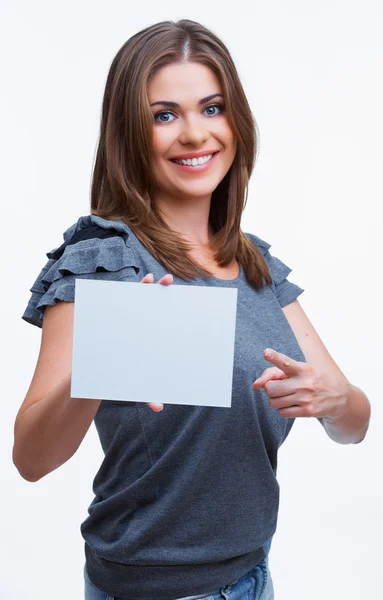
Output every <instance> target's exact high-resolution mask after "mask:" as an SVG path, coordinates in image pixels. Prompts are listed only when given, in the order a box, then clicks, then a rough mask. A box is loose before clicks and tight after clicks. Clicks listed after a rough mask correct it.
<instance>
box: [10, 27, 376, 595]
mask: <svg viewBox="0 0 383 600" xmlns="http://www.w3.org/2000/svg"><path fill="white" fill-rule="evenodd" d="M256 151H257V135H256V124H255V120H254V118H253V116H252V113H251V110H250V108H249V105H248V102H247V100H246V96H245V94H244V91H243V88H242V86H241V82H240V80H239V77H238V74H237V71H236V69H235V66H234V64H233V61H232V59H231V56H230V54H229V52H228V50H227V49H226V47H225V46H224V44H223V43H222V42H221V41H220V40H219V39H218V38H217V37H216V36H215V35H214V34H213V33H212V32H211V31H209V30H208V29H206V28H205V27H203V26H202V25H200V24H198V23H196V22H193V21H189V20H182V21H179V22H177V23H174V22H169V21H166V22H163V23H158V24H155V25H153V26H151V27H148V28H146V29H144V30H143V31H140V32H139V33H137V34H136V35H134V36H133V37H132V38H130V39H129V40H128V41H127V42H126V43H125V44H124V45H123V46H122V48H121V49H120V50H119V52H118V53H117V55H116V57H115V59H114V60H113V63H112V65H111V68H110V71H109V75H108V78H107V83H106V89H105V95H104V100H103V111H102V122H101V134H100V141H99V147H98V152H97V158H96V164H95V170H94V176H93V183H92V193H91V196H92V197H91V214H90V215H87V216H82V217H80V218H79V219H78V220H77V222H76V223H74V224H73V225H72V226H71V227H69V229H67V230H66V231H65V233H64V243H63V244H61V246H59V247H57V248H55V249H54V250H52V251H51V252H49V253H48V254H47V257H48V262H47V263H46V265H45V266H44V267H43V269H42V271H41V273H40V274H39V276H38V277H37V279H36V281H35V283H34V284H33V286H32V288H31V292H32V295H31V297H30V300H29V303H28V306H27V308H26V310H25V312H24V314H23V319H24V320H25V321H27V322H29V323H32V324H34V325H36V326H38V327H41V328H42V338H41V348H40V354H39V357H38V361H37V366H36V371H35V373H34V376H33V379H32V382H31V385H30V388H29V390H28V393H27V395H26V398H25V400H24V402H23V404H22V406H21V408H20V410H19V413H18V415H17V418H16V423H15V443H14V451H13V460H14V462H15V465H16V467H17V468H18V470H19V471H20V473H21V475H22V476H23V477H24V478H25V479H27V480H28V481H37V480H39V479H41V478H42V477H44V476H45V475H47V474H48V473H50V472H51V471H53V470H54V469H57V468H58V467H59V466H60V465H62V464H63V463H65V462H66V461H67V460H69V459H70V457H71V456H73V454H74V453H75V452H76V450H77V449H78V448H79V446H80V444H81V441H82V440H83V438H84V436H85V435H86V432H87V430H88V429H89V427H90V425H91V423H92V421H93V419H94V421H95V425H96V428H97V431H98V434H99V436H100V442H101V444H102V448H103V450H104V453H105V458H104V460H103V461H102V464H101V466H100V468H99V471H98V472H97V474H96V476H95V479H94V484H93V489H94V492H95V497H94V499H93V501H92V502H91V504H90V506H89V508H88V513H89V516H88V517H87V519H86V520H85V521H84V523H82V525H81V533H82V535H83V538H84V540H85V556H86V563H85V567H84V577H85V598H86V599H87V600H105V599H110V598H115V599H120V600H123V599H126V600H128V599H129V600H149V599H153V598H156V599H157V600H174V599H179V598H209V599H211V600H212V599H214V600H218V599H221V598H229V597H230V600H240V599H244V598H254V599H257V600H258V599H262V600H271V599H272V598H274V592H273V583H272V579H271V575H270V571H269V564H268V551H269V548H270V543H271V538H272V536H273V534H274V532H275V530H276V524H277V516H278V504H279V485H278V482H277V478H276V471H277V453H278V449H279V448H280V446H281V445H282V443H283V442H284V440H285V439H286V437H287V435H288V434H289V432H290V430H291V428H292V425H293V423H294V419H295V418H296V417H315V418H317V419H318V420H319V422H320V423H321V424H322V425H323V427H324V430H325V431H326V433H327V434H328V435H329V436H330V437H331V439H333V440H334V441H336V442H338V443H344V444H348V443H358V442H360V441H361V440H362V439H363V438H364V436H365V434H366V431H367V429H368V422H369V416H370V405H369V402H368V399H367V398H366V396H365V395H364V394H363V392H362V391H361V390H359V389H358V388H356V387H355V386H353V385H352V384H351V383H350V382H349V381H348V380H347V379H346V377H345V376H344V375H343V373H342V372H341V370H340V369H339V367H338V366H337V365H336V364H335V362H334V360H333V359H332V358H331V356H330V355H329V353H328V352H327V350H326V348H325V347H324V345H323V343H322V341H321V340H320V338H319V336H318V335H317V333H316V331H315V330H314V328H313V326H312V325H311V323H310V321H309V320H308V318H307V316H306V315H305V313H304V312H303V310H302V308H301V306H300V304H299V302H298V300H297V297H298V296H299V295H300V294H301V293H302V291H303V290H302V288H300V287H299V286H298V285H296V284H294V283H291V282H290V281H288V280H287V276H288V275H289V273H290V272H291V269H290V268H289V267H288V266H286V264H284V263H283V262H282V261H281V260H279V259H278V258H276V257H274V256H272V255H271V254H270V252H269V248H270V244H268V243H267V242H266V241H264V240H262V239H261V238H259V237H258V236H257V235H255V234H253V233H244V232H243V231H242V230H241V227H240V222H241V215H242V212H243V209H244V206H245V203H246V199H247V186H248V181H249V178H250V175H251V173H252V170H253V166H254V161H255V157H256ZM78 278H85V279H102V280H108V281H110V280H118V281H135V282H138V281H141V282H143V283H147V284H149V283H153V282H156V281H157V282H158V283H160V284H162V285H170V284H173V283H174V284H176V285H189V284H192V285H204V286H206V285H207V286H218V287H235V288H237V289H238V304H237V321H236V339H235V355H234V369H233V388H232V389H233V396H232V405H231V407H230V408H229V409H227V408H217V407H206V406H205V407H204V406H188V405H182V403H181V404H179V405H166V406H165V407H163V406H162V405H160V406H158V405H156V404H155V399H154V401H153V403H150V404H148V405H146V404H142V403H140V402H121V401H110V400H102V401H100V400H89V399H82V398H71V397H70V381H71V350H72V333H73V307H74V290H75V280H76V279H78ZM95 327H97V323H95ZM201 342H202V343H203V340H201ZM269 350H270V352H269ZM174 368H177V367H176V365H175V366H174ZM148 377H150V365H148ZM190 377H198V373H193V372H191V373H190ZM158 385H159V386H160V385H161V381H159V382H158ZM185 385H187V381H186V382H185Z"/></svg>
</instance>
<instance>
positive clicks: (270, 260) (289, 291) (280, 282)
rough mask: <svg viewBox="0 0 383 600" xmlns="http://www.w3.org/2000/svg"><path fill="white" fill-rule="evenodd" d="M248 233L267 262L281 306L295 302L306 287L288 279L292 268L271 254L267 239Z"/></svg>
mask: <svg viewBox="0 0 383 600" xmlns="http://www.w3.org/2000/svg"><path fill="white" fill-rule="evenodd" d="M246 235H247V236H248V237H249V238H250V239H251V240H252V241H253V242H254V243H255V244H256V245H257V247H258V249H259V250H260V251H261V252H262V255H263V257H264V258H265V260H266V262H267V265H268V267H269V271H270V275H271V278H272V280H273V284H272V287H273V291H274V293H275V295H276V297H277V300H278V302H279V304H280V306H281V307H283V306H286V305H287V304H290V303H291V302H294V300H296V299H297V298H298V296H299V295H300V294H302V292H304V288H301V287H299V285H297V284H296V283H293V282H292V281H289V280H288V279H287V277H288V275H290V273H291V271H292V269H291V268H290V267H288V266H287V265H286V264H285V263H284V262H282V261H281V260H280V259H279V258H277V257H276V256H273V255H272V254H270V252H269V248H271V244H268V243H267V242H265V240H262V239H261V238H260V237H258V236H256V235H254V234H248V233H247V234H246Z"/></svg>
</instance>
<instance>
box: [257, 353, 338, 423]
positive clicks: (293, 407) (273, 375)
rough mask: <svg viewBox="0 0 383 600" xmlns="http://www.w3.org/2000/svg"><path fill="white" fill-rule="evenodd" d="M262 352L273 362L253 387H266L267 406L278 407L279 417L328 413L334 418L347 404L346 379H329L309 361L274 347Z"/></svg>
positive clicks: (327, 415) (314, 415) (312, 415)
mask: <svg viewBox="0 0 383 600" xmlns="http://www.w3.org/2000/svg"><path fill="white" fill-rule="evenodd" d="M269 350H271V355H270V356H269V355H268V354H267V352H268V351H269ZM263 355H264V357H265V359H266V360H267V361H268V362H271V363H272V364H273V365H275V366H274V367H268V368H267V369H265V370H264V371H263V373H262V375H261V376H260V377H258V379H256V380H255V382H254V383H253V388H254V389H259V388H264V389H265V391H266V393H267V395H268V396H269V402H270V406H272V407H273V408H277V409H278V413H279V414H280V415H281V417H286V418H288V417H325V418H326V417H327V418H329V419H331V420H333V419H337V418H338V417H340V416H341V415H342V414H343V413H344V411H345V410H346V407H347V390H348V387H347V386H348V381H347V380H346V379H345V380H339V379H338V380H334V379H331V378H330V377H328V375H326V373H318V372H317V371H316V370H315V369H314V367H312V366H311V365H310V364H308V363H306V362H299V361H297V360H294V359H293V358H290V357H289V356H286V355H285V354H281V353H280V352H277V351H276V350H273V349H269V348H266V350H265V351H264V353H263Z"/></svg>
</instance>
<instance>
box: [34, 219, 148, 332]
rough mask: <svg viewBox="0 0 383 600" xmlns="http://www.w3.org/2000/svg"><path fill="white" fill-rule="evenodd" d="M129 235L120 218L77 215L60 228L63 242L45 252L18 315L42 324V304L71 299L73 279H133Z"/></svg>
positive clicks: (135, 270) (135, 272) (134, 262)
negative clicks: (45, 261) (21, 310)
mask: <svg viewBox="0 0 383 600" xmlns="http://www.w3.org/2000/svg"><path fill="white" fill-rule="evenodd" d="M131 235H132V232H131V230H130V228H129V227H128V226H127V225H126V224H125V223H124V222H123V221H110V220H107V219H103V218H101V217H98V216H95V215H86V216H82V217H80V218H79V219H78V220H77V221H76V222H75V223H73V225H71V226H70V227H69V228H68V229H66V231H65V232H64V234H63V238H64V242H63V243H62V244H61V245H60V246H58V247H56V248H54V249H53V250H50V251H49V252H47V253H46V256H47V258H48V262H47V263H46V264H45V265H44V267H43V268H42V269H41V271H40V273H39V274H38V276H37V278H36V279H35V281H34V283H33V284H32V287H31V288H30V290H29V291H30V292H31V297H30V299H29V302H28V306H27V307H26V309H25V311H24V313H23V315H22V319H24V320H25V321H27V322H29V323H31V324H33V325H37V326H38V327H42V321H43V315H44V310H45V307H46V306H49V305H51V306H52V305H54V304H56V303H57V301H58V300H61V301H68V302H72V301H74V296H75V280H76V279H79V278H82V279H105V280H119V279H124V280H129V279H130V280H132V281H134V280H136V279H137V276H138V272H139V265H138V262H137V259H136V256H135V254H134V251H133V249H132V245H131Z"/></svg>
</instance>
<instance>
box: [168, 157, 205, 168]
mask: <svg viewBox="0 0 383 600" xmlns="http://www.w3.org/2000/svg"><path fill="white" fill-rule="evenodd" d="M212 156H213V155H212V154H208V155H207V156H200V157H199V158H188V159H186V160H184V159H182V160H176V159H174V162H176V163H178V164H179V165H188V166H189V167H190V166H193V167H195V166H196V165H204V164H205V163H207V162H208V161H209V160H210V159H211V157H212Z"/></svg>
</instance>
